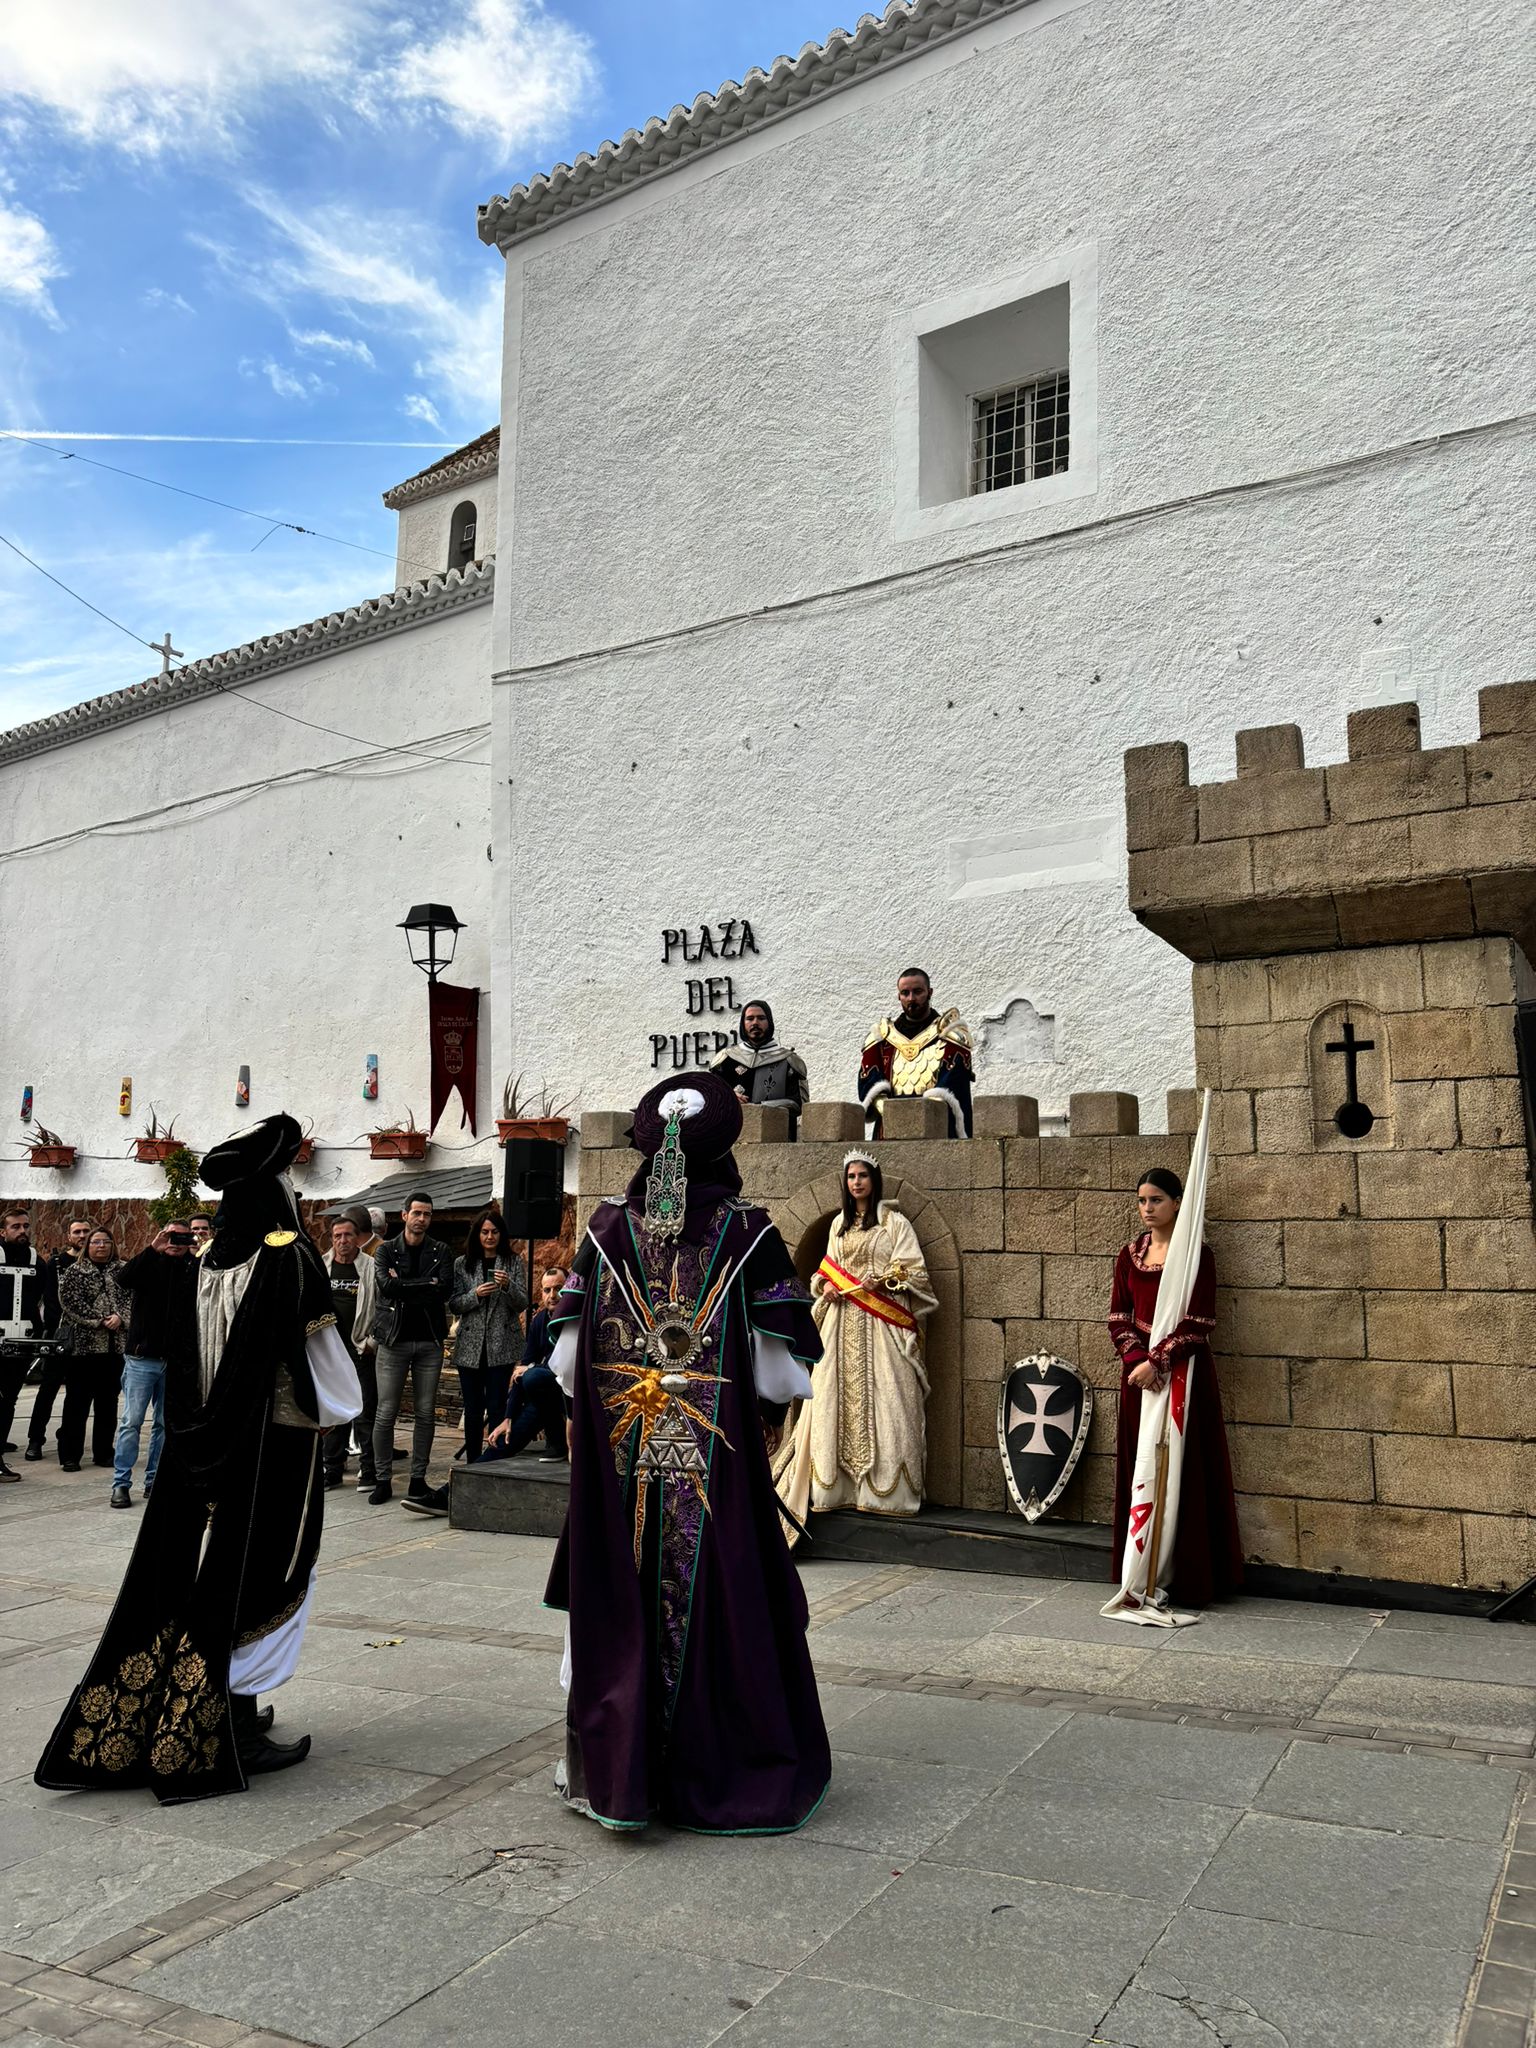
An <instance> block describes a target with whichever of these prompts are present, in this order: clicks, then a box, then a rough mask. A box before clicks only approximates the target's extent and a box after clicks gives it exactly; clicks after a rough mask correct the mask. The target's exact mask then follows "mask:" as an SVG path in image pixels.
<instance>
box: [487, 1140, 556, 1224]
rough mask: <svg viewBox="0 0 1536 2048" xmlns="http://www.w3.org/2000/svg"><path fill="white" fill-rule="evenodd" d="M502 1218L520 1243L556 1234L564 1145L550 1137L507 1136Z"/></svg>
mask: <svg viewBox="0 0 1536 2048" xmlns="http://www.w3.org/2000/svg"><path fill="white" fill-rule="evenodd" d="M505 1160H506V1164H505V1178H504V1179H503V1181H502V1191H501V1218H502V1221H503V1222H504V1223H505V1224H506V1226H507V1235H508V1236H509V1237H511V1238H515V1239H516V1240H517V1241H518V1242H519V1243H523V1242H526V1241H527V1239H529V1238H536V1237H558V1236H559V1235H560V1225H561V1222H562V1221H563V1212H564V1207H565V1201H564V1195H565V1147H564V1146H563V1145H557V1144H555V1143H554V1142H553V1140H551V1139H549V1138H509V1139H508V1140H507V1146H506V1155H505Z"/></svg>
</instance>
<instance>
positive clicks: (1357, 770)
mask: <svg viewBox="0 0 1536 2048" xmlns="http://www.w3.org/2000/svg"><path fill="white" fill-rule="evenodd" d="M1480 701H1481V716H1482V738H1481V739H1479V740H1478V741H1477V742H1475V743H1474V744H1472V745H1470V746H1466V747H1445V748H1438V749H1435V750H1434V751H1432V752H1421V751H1420V750H1419V745H1418V723H1417V709H1416V707H1415V706H1413V705H1400V706H1389V707H1386V708H1377V709H1372V710H1369V711H1364V712H1358V713H1356V714H1355V715H1354V716H1353V717H1352V718H1351V719H1350V721H1349V735H1350V739H1349V747H1350V758H1349V760H1348V762H1346V763H1341V764H1338V765H1336V766H1330V767H1328V768H1307V767H1306V766H1305V765H1304V762H1303V759H1302V750H1301V739H1300V734H1299V732H1298V731H1297V729H1296V728H1295V727H1289V726H1282V727H1269V728H1264V729H1261V730H1258V731H1253V732H1245V733H1240V734H1239V735H1238V740H1237V758H1238V775H1237V778H1236V780H1235V781H1233V782H1229V783H1216V784H1209V785H1206V786H1204V787H1201V788H1191V787H1190V785H1189V780H1188V771H1187V763H1186V759H1185V753H1184V748H1183V747H1182V745H1163V746H1156V747H1141V748H1134V749H1132V750H1131V751H1130V752H1129V753H1128V754H1127V756H1126V817H1127V832H1128V839H1129V843H1130V848H1131V866H1130V887H1131V901H1132V907H1133V909H1134V910H1135V913H1136V915H1137V917H1138V918H1139V919H1140V920H1141V921H1142V922H1143V923H1144V924H1146V925H1148V926H1149V927H1150V928H1151V929H1153V930H1154V931H1157V932H1159V933H1160V934H1161V935H1162V936H1163V937H1164V938H1166V939H1167V940H1168V941H1169V943H1170V944H1171V945H1173V946H1175V947H1176V948H1177V949H1178V950H1179V951H1181V952H1184V953H1186V954H1188V955H1190V956H1191V957H1192V958H1194V960H1195V961H1196V963H1197V964H1196V966H1195V969H1194V1006H1195V1020H1196V1044H1197V1054H1196V1061H1197V1075H1196V1078H1197V1081H1198V1083H1199V1084H1200V1086H1202V1087H1209V1088H1211V1089H1212V1091H1213V1098H1212V1122H1213V1159H1212V1172H1211V1186H1210V1195H1209V1208H1208V1218H1209V1220H1208V1229H1207V1236H1208V1238H1209V1241H1210V1243H1211V1246H1212V1248H1213V1250H1214V1252H1215V1255H1216V1259H1217V1270H1218V1275H1219V1278H1220V1281H1221V1295H1220V1301H1219V1308H1218V1317H1217V1328H1216V1338H1217V1354H1218V1365H1219V1370H1220V1374H1221V1380H1222V1387H1223V1397H1224V1401H1225V1406H1226V1415H1227V1424H1228V1430H1229V1435H1230V1441H1231V1447H1232V1457H1233V1466H1234V1471H1235V1475H1236V1481H1237V1488H1238V1510H1239V1516H1240V1519H1241V1523H1242V1530H1243V1541H1244V1548H1245V1550H1246V1552H1247V1554H1248V1556H1249V1557H1251V1558H1253V1559H1257V1560H1260V1561H1262V1562H1265V1563H1270V1564H1278V1565H1288V1566H1300V1567H1304V1568H1307V1569H1310V1570H1315V1571H1338V1572H1346V1573H1353V1574H1360V1575H1366V1576H1370V1577H1375V1578H1383V1579H1399V1580H1410V1581H1418V1582H1427V1583H1436V1584H1445V1585H1452V1584H1462V1583H1465V1584H1470V1585H1474V1586H1481V1587H1498V1586H1505V1585H1509V1584H1512V1583H1517V1582H1518V1581H1519V1580H1521V1579H1522V1578H1524V1577H1525V1576H1526V1575H1527V1574H1528V1573H1529V1572H1530V1571H1531V1570H1532V1569H1533V1568H1536V1542H1533V1533H1532V1532H1533V1526H1536V1525H1533V1520H1532V1514H1531V1504H1532V1502H1533V1500H1536V1366H1533V1363H1532V1347H1533V1340H1532V1338H1531V1336H1530V1332H1531V1330H1532V1329H1533V1327H1536V1237H1533V1231H1532V1211H1531V1193H1530V1186H1529V1178H1528V1166H1527V1154H1526V1139H1525V1126H1524V1119H1523V1113H1522V1107H1521V1099H1520V1089H1519V1083H1518V1080H1517V1077H1516V1058H1515V1037H1514V1005H1515V1003H1516V1001H1517V1000H1520V999H1522V998H1523V997H1525V996H1526V995H1528V994H1531V993H1533V992H1536V984H1533V979H1532V976H1531V973H1530V969H1529V968H1528V966H1527V964H1526V957H1525V948H1524V946H1523V945H1522V943H1520V941H1522V940H1523V941H1525V942H1526V944H1529V943H1530V936H1531V934H1532V932H1533V931H1536V920H1533V917H1532V911H1533V907H1536V684H1518V685H1512V686H1509V687H1504V688H1497V689H1491V690H1485V691H1483V692H1482V696H1481V700H1480ZM1346 1027H1348V1028H1346ZM1345 1046H1352V1047H1353V1051H1352V1053H1350V1054H1346V1053H1345V1052H1344V1051H1341V1050H1339V1049H1338V1048H1341V1047H1345ZM1351 1065H1352V1066H1353V1068H1354V1073H1355V1085H1354V1090H1353V1095H1354V1103H1353V1114H1346V1115H1345V1116H1344V1118H1343V1120H1342V1121H1343V1123H1344V1125H1345V1127H1346V1128H1345V1129H1340V1127H1339V1123H1338V1122H1337V1121H1336V1120H1335V1118H1336V1113H1337V1112H1338V1111H1339V1110H1340V1109H1341V1108H1342V1107H1344V1105H1345V1104H1346V1103H1347V1102H1348V1101H1349V1099H1350V1093H1351V1091H1350V1087H1349V1081H1348V1073H1347V1069H1348V1068H1349V1067H1350V1066H1351ZM1198 1101H1199V1096H1198V1093H1197V1091H1196V1090H1189V1089H1184V1090H1175V1091H1173V1092H1172V1093H1170V1095H1169V1097H1168V1131H1167V1133H1166V1134H1154V1133H1139V1132H1138V1128H1137V1103H1136V1098H1135V1097H1134V1096H1133V1095H1130V1094H1124V1093H1104V1094H1078V1095H1074V1096H1073V1097H1072V1100H1071V1135H1070V1136H1069V1137H1045V1138H1042V1137H1040V1136H1039V1135H1038V1116H1037V1112H1036V1106H1035V1104H1034V1102H1033V1101H1032V1100H1031V1099H1030V1098H1028V1097H1024V1096H994V1097H987V1096H981V1097H978V1099H977V1102H976V1118H975V1125H976V1134H975V1136H974V1137H972V1138H971V1139H969V1140H968V1141H963V1142H950V1141H949V1140H947V1139H946V1138H944V1136H943V1135H942V1134H943V1131H944V1128H945V1119H944V1111H943V1110H942V1108H941V1107H940V1106H939V1105H938V1104H937V1103H929V1102H924V1101H902V1100H893V1101H891V1102H889V1103H888V1104H887V1106H886V1128H887V1131H888V1136H887V1137H886V1138H885V1139H884V1140H883V1141H882V1146H881V1156H882V1162H883V1165H884V1171H885V1179H886V1188H887V1193H888V1194H889V1195H891V1196H892V1197H893V1198H894V1199H895V1200H897V1201H899V1202H900V1204H901V1206H902V1208H903V1209H904V1210H905V1211H906V1213H907V1214H908V1215H909V1216H910V1217H911V1219H912V1222H913V1224H914V1226H915V1228H916V1230H917V1233H918V1236H919V1239H920V1240H921V1241H922V1243H923V1246H924V1251H925V1255H926V1257H927V1259H928V1262H929V1266H930V1270H931V1271H932V1273H933V1276H934V1281H935V1291H936V1292H937V1294H938V1296H939V1300H940V1307H939V1310H938V1312H937V1313H936V1314H935V1315H934V1317H933V1318H932V1319H931V1322H930V1325H929V1334H928V1361H929V1372H930V1377H931V1380H932V1392H931V1394H930V1398H929V1404H928V1428H929V1464H928V1489H927V1490H928V1497H929V1499H930V1500H932V1501H934V1502H935V1503H938V1504H941V1505H955V1506H964V1507H968V1508H986V1509H1007V1508H1008V1507H1009V1503H1008V1501H1007V1499H1006V1490H1005V1487H1004V1483H1003V1475H1002V1466H1001V1462H1000V1459H999V1456H998V1450H997V1438H996V1408H997V1394H998V1387H999V1384H1000V1382H1001V1380H1002V1378H1003V1376H1004V1373H1005V1370H1006V1369H1007V1367H1008V1366H1010V1365H1011V1364H1012V1363H1013V1362H1014V1361H1016V1360H1017V1359H1019V1358H1021V1357H1023V1356H1024V1355H1026V1354H1027V1353H1029V1352H1032V1351H1041V1350H1045V1351H1052V1352H1056V1353H1058V1354H1059V1355H1061V1356H1062V1357H1064V1358H1068V1359H1071V1360H1072V1361H1073V1362H1074V1363H1075V1364H1077V1365H1078V1366H1079V1367H1080V1368H1081V1369H1082V1370H1083V1372H1084V1373H1085V1374H1086V1376H1087V1377H1088V1378H1089V1379H1090V1380H1092V1382H1093V1383H1094V1386H1095V1387H1096V1388H1097V1389H1098V1396H1097V1401H1096V1408H1095V1415H1094V1421H1093V1429H1092V1434H1091V1436H1090V1438H1089V1442H1088V1446H1087V1450H1086V1452H1085V1454H1084V1456H1083V1459H1082V1461H1081V1463H1080V1464H1079V1466H1078V1469H1077V1472H1076V1473H1075V1474H1074V1476H1073V1479H1072V1481H1071V1484H1070V1485H1069V1487H1068V1489H1067V1491H1066V1493H1065V1494H1064V1496H1063V1498H1062V1501H1061V1503H1060V1506H1059V1508H1058V1509H1057V1511H1056V1512H1057V1513H1058V1514H1059V1515H1060V1516H1061V1517H1062V1518H1063V1519H1067V1520H1072V1519H1077V1520H1083V1521H1093V1522H1103V1521H1107V1520H1108V1519H1109V1516H1110V1511H1111V1500H1112V1492H1113V1482H1114V1443H1115V1414H1116V1402H1117V1389H1118V1386H1119V1377H1120V1374H1119V1362H1118V1360H1117V1358H1116V1356H1115V1353H1114V1351H1113V1349H1112V1347H1111V1345H1110V1343H1109V1338H1108V1333H1107V1331H1106V1328H1105V1322H1104V1318H1105V1315H1106V1313H1107V1309H1108V1302H1109V1290H1110V1281H1111V1276H1112V1268H1113V1261H1114V1255H1115V1253H1116V1251H1117V1250H1118V1249H1119V1247H1120V1245H1121V1244H1123V1243H1124V1242H1125V1240H1126V1239H1127V1237H1129V1236H1130V1235H1131V1234H1132V1233H1133V1231H1134V1229H1135V1227H1136V1218H1135V1209H1134V1201H1133V1194H1134V1188H1135V1184H1136V1180H1137V1178H1138V1176H1139V1175H1140V1174H1141V1173H1142V1172H1143V1171H1144V1170H1145V1169H1146V1168H1147V1167H1148V1166H1151V1165H1154V1164H1163V1165H1171V1166H1173V1167H1175V1168H1176V1169H1178V1170H1180V1171H1182V1170H1183V1168H1184V1167H1185V1165H1186V1163H1187V1159H1188V1153H1189V1146H1190V1138H1191V1135H1192V1133H1193V1130H1194V1127H1195V1122H1196V1109H1197V1104H1198ZM1367 1110H1368V1111H1369V1112H1370V1117H1369V1127H1368V1128H1364V1127H1363V1126H1365V1124H1366V1118H1365V1116H1364V1114H1363V1112H1364V1111H1367ZM627 1124H628V1118H627V1116H625V1115H618V1114H614V1113H607V1112H605V1113H597V1114H593V1113H588V1115H587V1116H586V1118H585V1119H584V1121H583V1127H582V1148H583V1149H582V1155H581V1173H580V1182H579V1190H578V1192H579V1197H580V1201H581V1208H582V1215H583V1217H584V1216H585V1214H586V1213H587V1212H589V1211H590V1208H591V1206H592V1204H593V1202H594V1201H595V1200H596V1199H597V1198H598V1197H600V1196H603V1195H611V1194H618V1193H621V1192H622V1190H623V1188H624V1187H625V1185H626V1183H627V1182H628V1180H629V1177H630V1175H631V1173H632V1172H633V1170H634V1166H635V1157H634V1154H633V1153H632V1152H630V1151H629V1150H628V1148H627V1145H626V1142H625V1135H624V1134H625V1130H626V1128H627ZM862 1136H863V1117H862V1112H861V1111H860V1109H859V1108H858V1106H857V1104H854V1103H839V1102H820V1103H812V1104H810V1105H809V1106H808V1107H807V1109H806V1111H805V1113H804V1115H803V1117H802V1120H801V1126H800V1136H799V1139H798V1142H793V1143H791V1142H789V1141H788V1139H787V1126H786V1122H785V1116H784V1112H782V1111H773V1110H748V1111H747V1112H746V1124H745V1129H744V1132H743V1138H742V1143H741V1145H740V1147H739V1148H738V1151H737V1159H738V1162H739V1164H740V1166H741V1170H742V1175H743V1179H744V1182H745V1188H746V1192H747V1194H748V1195H749V1196H750V1197H752V1198H754V1199H757V1200H760V1201H762V1202H763V1203H764V1204H765V1205H766V1207H767V1208H768V1209H769V1211H770V1212H771V1214H772V1215H773V1218H774V1220H775V1222H776V1223H777V1224H778V1226H779V1228H780V1230H781V1231H782V1232H783V1233H784V1236H785V1238H786V1240H787V1242H788V1244H789V1245H790V1248H791V1250H792V1251H793V1252H795V1254H796V1258H797V1262H798V1263H799V1265H800V1267H801V1270H802V1272H809V1271H810V1270H811V1269H812V1268H813V1267H814V1265H815V1263H816V1261H817V1260H818V1259H819V1257H820V1255H821V1251H822V1248H823V1247H824V1245H825V1241H826V1228H827V1224H828V1222H829V1220H830V1217H831V1215H832V1212H833V1211H834V1209H835V1208H836V1207H837V1205H838V1201H839V1192H838V1184H839V1165H840V1162H841V1159H842V1155H843V1152H844V1150H845V1149H846V1147H847V1146H848V1144H849V1143H851V1142H854V1141H856V1140H858V1139H860V1138H862Z"/></svg>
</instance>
